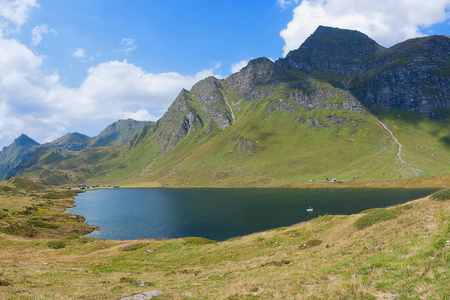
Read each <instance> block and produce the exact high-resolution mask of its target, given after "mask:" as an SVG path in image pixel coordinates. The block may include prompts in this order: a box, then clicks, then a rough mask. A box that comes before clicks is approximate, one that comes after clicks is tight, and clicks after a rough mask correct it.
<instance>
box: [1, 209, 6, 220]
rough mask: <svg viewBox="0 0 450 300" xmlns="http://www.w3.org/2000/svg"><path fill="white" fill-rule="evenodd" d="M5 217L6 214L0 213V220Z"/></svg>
mask: <svg viewBox="0 0 450 300" xmlns="http://www.w3.org/2000/svg"><path fill="white" fill-rule="evenodd" d="M7 216H8V214H7V213H5V212H2V211H0V219H3V218H6V217H7Z"/></svg>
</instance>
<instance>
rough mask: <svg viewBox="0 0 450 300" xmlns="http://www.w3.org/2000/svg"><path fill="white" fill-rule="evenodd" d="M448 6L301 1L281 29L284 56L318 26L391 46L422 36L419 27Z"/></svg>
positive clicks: (382, 0)
mask: <svg viewBox="0 0 450 300" xmlns="http://www.w3.org/2000/svg"><path fill="white" fill-rule="evenodd" d="M280 2H281V3H286V1H280ZM449 8H450V0H429V1H423V0H396V1H392V0H378V1H373V0H303V1H302V2H301V3H300V4H299V5H298V6H297V7H296V8H295V9H294V16H293V19H292V20H291V21H290V22H289V23H288V25H287V28H285V29H284V30H282V31H281V32H280V35H281V37H282V38H283V39H284V41H285V46H284V47H283V50H284V54H283V55H284V56H286V55H287V53H288V52H289V51H291V50H294V49H297V48H298V47H299V46H300V45H301V44H302V43H303V42H304V41H305V39H306V38H307V37H308V36H309V35H311V34H312V33H313V32H314V30H315V29H316V28H317V27H318V26H319V25H325V26H332V27H339V28H344V29H355V30H358V31H361V32H363V33H365V34H367V35H368V36H369V37H371V38H373V39H374V40H376V41H377V42H378V43H380V44H382V45H384V46H391V45H393V44H395V43H398V42H401V41H403V40H405V39H408V38H412V37H418V36H423V33H421V32H420V27H425V28H426V27H429V26H431V25H433V24H435V23H439V22H443V21H445V20H446V19H448V17H449V15H448V12H446V9H447V10H448V9H449Z"/></svg>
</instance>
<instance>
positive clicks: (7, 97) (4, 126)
mask: <svg viewBox="0 0 450 300" xmlns="http://www.w3.org/2000/svg"><path fill="white" fill-rule="evenodd" d="M75 52H77V51H75ZM0 53H2V55H1V56H0V90H1V91H2V93H1V94H0V133H1V134H0V147H1V146H6V145H9V144H10V143H11V142H12V140H13V139H14V138H16V137H18V136H19V135H20V134H21V133H25V134H27V135H29V136H30V137H31V138H33V139H36V140H37V141H39V142H46V141H49V140H52V139H55V138H57V137H59V136H61V135H63V134H64V133H66V132H69V131H76V130H77V126H81V125H83V128H85V127H86V126H88V125H89V124H95V125H98V124H103V125H104V126H105V127H106V126H107V125H109V124H111V123H113V122H115V121H117V120H119V119H123V118H133V119H138V120H153V121H155V120H156V119H157V118H158V117H160V115H155V114H161V112H164V111H165V110H166V109H167V108H168V107H169V105H170V104H171V103H172V101H173V100H174V99H175V98H176V96H177V95H178V93H179V92H180V90H181V89H182V88H186V89H190V88H191V87H192V85H193V84H195V83H196V82H197V81H199V80H201V79H203V78H205V77H208V76H211V75H213V74H214V70H213V69H210V70H203V71H200V72H198V73H197V74H195V75H194V76H185V75H181V74H179V73H176V72H167V73H159V74H153V73H149V72H146V71H145V70H143V69H142V68H140V67H138V66H135V65H134V64H131V63H128V62H127V61H109V62H105V63H101V64H98V65H96V66H94V67H91V68H90V69H89V70H88V75H87V77H86V78H85V80H84V81H83V82H82V84H81V85H80V86H79V87H77V88H70V87H67V86H65V85H63V84H61V83H60V81H59V76H58V74H45V73H44V72H43V71H42V70H43V69H44V67H43V66H42V63H43V58H42V57H40V56H37V55H35V54H34V53H33V52H32V51H31V50H30V49H29V48H27V47H26V46H25V45H23V44H21V43H19V42H17V41H16V40H14V39H6V38H2V37H0ZM78 54H79V55H81V54H82V53H81V51H80V52H79V53H78ZM87 134H89V133H87Z"/></svg>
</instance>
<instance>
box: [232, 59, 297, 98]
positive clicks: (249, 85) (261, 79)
mask: <svg viewBox="0 0 450 300" xmlns="http://www.w3.org/2000/svg"><path fill="white" fill-rule="evenodd" d="M292 78H293V77H292V75H290V74H289V73H288V72H287V71H286V70H284V69H283V68H281V67H279V66H278V65H276V64H275V63H273V62H272V61H271V60H270V59H268V58H265V57H260V58H257V59H253V60H251V61H249V63H248V64H247V66H246V67H244V68H243V69H242V70H240V71H239V72H237V73H234V74H232V75H230V76H228V78H227V79H226V80H225V84H226V85H227V86H228V87H229V88H230V89H232V90H234V91H236V93H237V94H238V95H239V96H242V97H245V98H247V99H250V100H251V99H257V98H262V97H267V96H268V95H269V93H265V94H263V95H261V94H260V93H259V92H258V91H256V90H255V88H256V87H261V86H264V85H267V84H271V83H277V82H281V81H286V80H290V79H292Z"/></svg>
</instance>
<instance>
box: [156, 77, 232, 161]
mask: <svg viewBox="0 0 450 300" xmlns="http://www.w3.org/2000/svg"><path fill="white" fill-rule="evenodd" d="M231 124H232V115H231V111H230V108H229V106H228V104H227V103H226V99H225V95H224V87H223V86H222V83H221V82H220V81H219V80H218V79H216V78H214V77H208V78H206V79H204V80H202V81H200V82H198V83H197V84H195V85H194V86H193V87H192V89H191V91H187V90H185V89H183V90H182V91H181V93H180V94H179V95H178V97H177V98H176V99H175V101H174V102H173V103H172V105H171V106H170V107H169V109H168V110H167V112H166V113H165V114H164V116H163V117H162V118H161V119H160V120H158V122H157V123H156V124H155V126H154V130H153V131H152V132H153V133H152V134H155V135H156V142H157V143H158V144H159V145H160V152H161V153H164V152H167V151H170V150H172V149H174V148H175V147H176V145H177V144H178V142H180V141H181V140H183V139H184V138H186V137H187V136H188V135H189V134H190V133H191V132H193V133H194V132H198V131H203V130H204V132H205V133H206V134H208V135H209V134H212V135H214V134H215V133H217V132H218V131H222V130H225V129H226V128H228V127H229V126H230V125H231Z"/></svg>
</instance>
